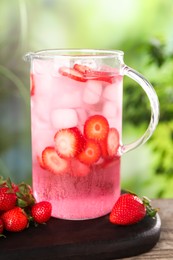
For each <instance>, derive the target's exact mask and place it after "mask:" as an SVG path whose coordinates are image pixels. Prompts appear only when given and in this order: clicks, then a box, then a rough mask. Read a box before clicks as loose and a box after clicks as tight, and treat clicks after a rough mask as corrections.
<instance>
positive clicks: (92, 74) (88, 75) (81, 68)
mask: <svg viewBox="0 0 173 260" xmlns="http://www.w3.org/2000/svg"><path fill="white" fill-rule="evenodd" d="M73 69H75V70H77V71H78V72H80V73H81V74H83V76H84V77H85V79H92V80H100V81H105V82H108V83H113V82H114V81H115V75H114V73H113V72H110V71H97V70H93V69H91V68H90V67H88V66H85V65H81V64H75V65H74V66H73Z"/></svg>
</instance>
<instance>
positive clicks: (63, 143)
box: [54, 127, 84, 158]
mask: <svg viewBox="0 0 173 260" xmlns="http://www.w3.org/2000/svg"><path fill="white" fill-rule="evenodd" d="M54 140H55V150H56V152H57V153H58V155H59V156H60V157H62V158H73V157H75V156H76V155H77V154H78V153H80V152H81V151H82V149H83V147H84V138H83V137H82V134H81V133H80V131H79V130H78V128H77V127H73V128H66V129H61V130H59V131H58V132H57V133H56V134H55V137H54Z"/></svg>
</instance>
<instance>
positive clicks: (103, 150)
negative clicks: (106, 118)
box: [99, 138, 108, 158]
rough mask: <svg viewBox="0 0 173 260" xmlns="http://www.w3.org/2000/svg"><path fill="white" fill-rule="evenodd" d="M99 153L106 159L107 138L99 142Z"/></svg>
mask: <svg viewBox="0 0 173 260" xmlns="http://www.w3.org/2000/svg"><path fill="white" fill-rule="evenodd" d="M99 145H100V149H101V153H102V157H103V158H107V157H108V150H107V138H106V139H104V140H101V141H99Z"/></svg>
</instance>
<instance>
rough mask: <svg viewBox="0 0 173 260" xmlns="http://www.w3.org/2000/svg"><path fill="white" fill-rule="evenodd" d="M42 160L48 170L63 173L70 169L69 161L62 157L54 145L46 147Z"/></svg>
mask: <svg viewBox="0 0 173 260" xmlns="http://www.w3.org/2000/svg"><path fill="white" fill-rule="evenodd" d="M42 160H43V164H44V167H45V169H46V170H48V171H50V172H52V173H54V174H63V173H65V172H67V171H68V169H69V162H68V161H67V160H66V159H63V158H60V157H59V156H58V154H57V152H56V151H55V149H54V147H46V148H45V149H44V151H43V152H42Z"/></svg>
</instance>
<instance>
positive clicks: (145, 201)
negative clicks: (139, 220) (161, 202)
mask: <svg viewBox="0 0 173 260" xmlns="http://www.w3.org/2000/svg"><path fill="white" fill-rule="evenodd" d="M142 202H143V204H144V206H145V208H146V214H147V215H148V216H149V217H152V218H155V216H156V214H157V212H158V209H155V208H153V207H152V205H151V200H150V199H148V198H147V197H146V196H143V198H142Z"/></svg>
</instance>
